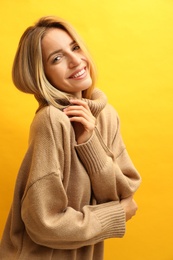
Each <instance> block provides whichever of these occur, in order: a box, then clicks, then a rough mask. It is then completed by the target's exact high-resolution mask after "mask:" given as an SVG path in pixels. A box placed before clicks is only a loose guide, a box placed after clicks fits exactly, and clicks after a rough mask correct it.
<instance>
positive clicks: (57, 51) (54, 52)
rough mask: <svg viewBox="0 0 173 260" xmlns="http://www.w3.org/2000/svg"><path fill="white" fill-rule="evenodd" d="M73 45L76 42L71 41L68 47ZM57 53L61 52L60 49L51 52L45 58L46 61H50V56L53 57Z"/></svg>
mask: <svg viewBox="0 0 173 260" xmlns="http://www.w3.org/2000/svg"><path fill="white" fill-rule="evenodd" d="M75 43H76V41H75V40H74V41H72V42H71V43H70V44H69V46H72V45H73V44H75ZM59 52H62V49H59V50H55V51H53V52H51V53H50V54H49V56H48V57H47V61H48V60H49V59H50V57H51V56H52V55H54V54H56V53H59Z"/></svg>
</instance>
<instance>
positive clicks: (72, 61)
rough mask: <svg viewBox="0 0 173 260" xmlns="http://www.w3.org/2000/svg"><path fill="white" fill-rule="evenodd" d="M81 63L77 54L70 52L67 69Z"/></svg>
mask: <svg viewBox="0 0 173 260" xmlns="http://www.w3.org/2000/svg"><path fill="white" fill-rule="evenodd" d="M80 63H81V57H80V56H79V54H77V53H75V52H72V53H70V54H69V68H73V67H76V66H78V65H79V64H80Z"/></svg>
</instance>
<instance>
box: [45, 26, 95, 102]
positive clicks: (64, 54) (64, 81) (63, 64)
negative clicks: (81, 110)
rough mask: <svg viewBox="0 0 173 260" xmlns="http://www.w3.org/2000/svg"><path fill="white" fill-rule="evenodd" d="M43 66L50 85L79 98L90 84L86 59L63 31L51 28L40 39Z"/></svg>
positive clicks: (78, 47)
mask: <svg viewBox="0 0 173 260" xmlns="http://www.w3.org/2000/svg"><path fill="white" fill-rule="evenodd" d="M42 56H43V66H44V71H45V74H46V77H47V79H48V80H49V81H50V83H51V84H52V85H53V86H54V87H55V88H57V89H58V90H61V91H63V92H66V93H71V94H73V95H74V96H76V97H77V98H81V93H82V91H83V90H86V89H88V88H89V87H90V86H91V84H92V79H91V76H90V68H89V63H88V61H87V58H86V57H85V55H84V53H83V52H82V50H81V49H80V46H79V45H78V44H77V43H76V42H75V41H74V40H73V39H72V38H71V36H70V35H69V34H68V33H67V32H66V31H64V30H62V29H58V28H52V29H49V30H48V31H47V33H46V34H45V36H44V37H43V39H42Z"/></svg>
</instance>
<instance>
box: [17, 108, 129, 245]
mask: <svg viewBox="0 0 173 260" xmlns="http://www.w3.org/2000/svg"><path fill="white" fill-rule="evenodd" d="M53 112H54V113H53V114H55V111H53ZM60 113H61V114H59V115H58V117H57V120H56V119H55V120H54V123H55V124H56V125H54V126H53V128H54V130H53V129H52V122H51V120H50V118H49V115H48V113H47V114H45V113H44V114H42V113H40V116H38V117H37V118H38V120H37V121H36V122H35V123H34V125H33V126H32V129H31V138H30V145H29V149H28V153H27V155H26V157H25V161H24V162H23V167H22V171H23V174H25V172H26V169H27V171H29V172H28V181H27V185H26V188H25V192H24V194H23V197H22V201H21V215H22V220H23V222H24V223H25V228H26V230H27V233H28V234H29V236H30V237H31V239H32V240H33V241H34V242H35V243H38V244H40V245H44V246H47V247H50V248H55V249H73V248H79V247H82V246H86V245H91V244H95V243H97V242H100V241H102V240H104V239H106V238H111V237H122V236H123V235H124V232H125V214H124V210H123V207H122V206H121V205H120V204H119V203H118V202H108V203H105V204H100V205H95V206H90V205H86V206H84V207H82V208H81V209H74V208H72V207H70V206H69V204H68V197H67V193H66V187H65V186H64V182H65V180H64V175H63V171H62V168H63V164H66V163H65V160H64V156H63V148H64V147H63V145H68V143H69V141H70V140H69V139H68V138H70V134H69V132H68V134H67V135H65V131H63V128H64V127H67V128H68V126H69V125H70V123H69V125H68V124H67V125H66V126H63V125H62V124H60V123H59V118H60V117H61V116H62V114H63V113H62V112H60ZM67 119H68V118H67ZM66 132H67V131H66ZM62 138H65V140H66V142H65V143H64V144H63V142H62ZM67 158H68V156H67ZM25 165H26V166H25Z"/></svg>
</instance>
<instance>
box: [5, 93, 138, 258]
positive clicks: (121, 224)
mask: <svg viewBox="0 0 173 260" xmlns="http://www.w3.org/2000/svg"><path fill="white" fill-rule="evenodd" d="M84 100H85V101H86V102H87V103H88V105H89V107H90V110H91V112H92V114H93V115H94V116H95V117H96V118H97V125H96V128H95V130H94V133H93V135H92V136H91V138H90V139H89V140H88V141H87V142H86V143H83V144H80V145H78V144H77V143H76V140H75V133H74V130H73V127H72V125H71V123H70V121H69V119H68V117H67V116H66V115H65V114H64V113H63V111H61V110H59V109H57V108H55V107H53V106H51V105H50V106H47V107H44V108H42V109H41V110H40V111H39V112H37V114H36V115H35V118H34V120H33V122H32V124H31V129H30V137H29V145H28V150H27V152H26V155H25V157H24V159H23V162H22V164H21V167H20V170H19V173H18V177H17V180H16V186H15V191H14V198H13V203H12V207H11V210H10V213H9V217H8V219H7V223H6V226H5V229H4V233H3V237H2V241H1V249H0V259H2V260H31V259H32V260H55V259H56V260H57V259H60V260H81V259H82V260H102V259H103V240H105V239H108V238H119V237H123V235H124V234H125V213H124V210H123V208H122V206H121V204H120V203H119V200H120V199H122V198H126V197H128V196H130V195H132V194H133V193H134V192H135V191H136V190H137V188H138V187H139V184H140V176H139V174H138V172H137V170H136V169H135V167H134V165H133V163H132V162H131V160H130V158H129V156H128V153H127V151H126V148H125V145H124V143H123V141H122V138H121V134H120V127H119V118H118V115H117V113H116V111H115V110H114V109H113V107H112V106H110V105H108V104H107V99H106V97H105V95H104V94H103V93H102V92H101V91H100V90H98V89H96V90H94V92H93V95H92V98H91V100H87V99H84Z"/></svg>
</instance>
